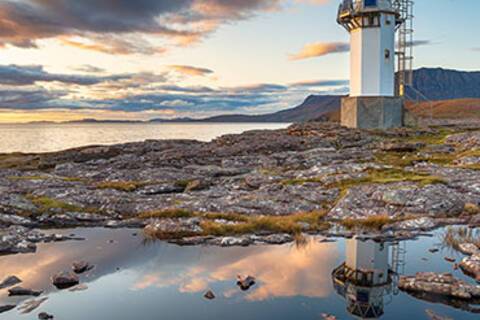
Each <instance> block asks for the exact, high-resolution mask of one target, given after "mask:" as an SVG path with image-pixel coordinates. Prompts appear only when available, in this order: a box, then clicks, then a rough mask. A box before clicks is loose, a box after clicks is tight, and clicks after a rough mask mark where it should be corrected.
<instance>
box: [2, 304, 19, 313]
mask: <svg viewBox="0 0 480 320" xmlns="http://www.w3.org/2000/svg"><path fill="white" fill-rule="evenodd" d="M16 307H17V306H16V305H13V304H7V305H4V306H0V313H4V312H7V311H10V310H12V309H15V308H16Z"/></svg>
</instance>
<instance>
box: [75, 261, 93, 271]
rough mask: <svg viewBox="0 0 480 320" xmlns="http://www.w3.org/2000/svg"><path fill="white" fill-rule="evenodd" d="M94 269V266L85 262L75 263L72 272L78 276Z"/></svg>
mask: <svg viewBox="0 0 480 320" xmlns="http://www.w3.org/2000/svg"><path fill="white" fill-rule="evenodd" d="M92 269H93V265H91V264H90V263H88V262H86V261H83V260H82V261H75V262H74V263H72V270H73V272H75V273H77V274H80V273H84V272H87V271H89V270H92Z"/></svg>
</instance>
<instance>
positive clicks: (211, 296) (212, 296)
mask: <svg viewBox="0 0 480 320" xmlns="http://www.w3.org/2000/svg"><path fill="white" fill-rule="evenodd" d="M203 296H204V297H205V299H207V300H213V299H215V294H214V293H213V292H212V290H208V291H207V292H206V293H205V294H204V295H203Z"/></svg>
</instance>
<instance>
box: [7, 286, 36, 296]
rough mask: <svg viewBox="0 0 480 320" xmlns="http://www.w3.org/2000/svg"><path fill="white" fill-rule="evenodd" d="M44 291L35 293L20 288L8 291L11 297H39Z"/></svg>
mask: <svg viewBox="0 0 480 320" xmlns="http://www.w3.org/2000/svg"><path fill="white" fill-rule="evenodd" d="M42 292H43V291H35V290H32V289H26V288H23V287H20V286H17V287H13V288H11V289H9V290H8V295H9V296H34V297H38V296H39V295H41V294H42Z"/></svg>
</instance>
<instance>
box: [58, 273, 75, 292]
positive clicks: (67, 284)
mask: <svg viewBox="0 0 480 320" xmlns="http://www.w3.org/2000/svg"><path fill="white" fill-rule="evenodd" d="M79 282H80V280H79V279H78V276H76V275H75V274H74V273H70V272H59V273H57V274H56V275H54V276H53V277H52V283H53V285H54V286H55V287H57V289H60V290H62V289H68V288H71V287H73V286H76V285H77V284H79Z"/></svg>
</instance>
